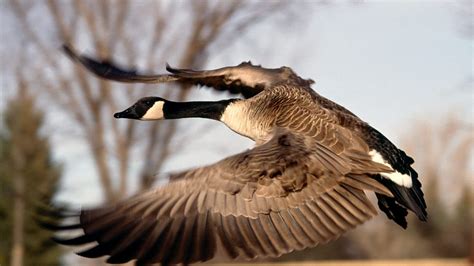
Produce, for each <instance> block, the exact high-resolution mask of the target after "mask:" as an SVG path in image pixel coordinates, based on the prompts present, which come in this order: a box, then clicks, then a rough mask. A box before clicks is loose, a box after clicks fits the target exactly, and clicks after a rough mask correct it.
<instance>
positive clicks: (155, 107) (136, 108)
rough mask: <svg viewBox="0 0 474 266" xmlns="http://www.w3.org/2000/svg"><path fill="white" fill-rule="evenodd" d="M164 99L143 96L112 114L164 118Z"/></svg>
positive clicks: (149, 118)
mask: <svg viewBox="0 0 474 266" xmlns="http://www.w3.org/2000/svg"><path fill="white" fill-rule="evenodd" d="M165 102H166V100H165V99H162V98H160V97H144V98H141V99H140V100H138V101H137V102H136V103H135V104H133V105H132V106H130V107H129V108H127V109H125V110H124V111H122V112H118V113H115V114H114V117H115V118H128V119H137V120H161V119H164V113H163V106H164V104H165Z"/></svg>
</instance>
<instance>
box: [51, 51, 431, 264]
mask: <svg viewBox="0 0 474 266" xmlns="http://www.w3.org/2000/svg"><path fill="white" fill-rule="evenodd" d="M65 49H66V52H67V54H68V55H69V56H70V57H72V58H73V59H74V60H76V61H78V62H79V63H81V64H83V65H84V66H85V67H86V68H88V69H89V70H91V71H92V72H93V73H95V74H97V75H98V76H100V77H102V78H107V79H112V80H117V81H122V82H149V83H159V82H168V81H173V82H181V83H186V84H197V85H205V86H210V87H213V88H216V89H218V90H227V91H229V92H230V93H238V94H242V95H243V96H244V99H238V98H237V99H229V100H223V101H218V102H183V103H178V102H172V101H168V100H165V99H162V98H159V97H147V98H143V99H140V100H139V101H138V102H137V103H135V104H134V105H132V106H131V107H130V108H128V109H126V110H124V111H122V112H119V113H116V114H115V115H114V116H115V117H116V118H128V119H138V120H160V119H178V118H187V117H202V118H208V119H213V120H217V121H220V122H222V123H224V124H226V125H227V126H228V127H229V128H230V129H231V130H233V131H235V132H236V133H238V134H240V135H242V136H245V137H248V138H250V139H252V140H254V141H255V143H256V146H255V147H254V148H253V149H250V150H248V151H245V152H242V153H239V154H236V155H233V156H230V157H228V158H225V159H223V160H221V161H219V162H217V163H214V164H211V165H208V166H204V167H200V168H196V169H192V170H188V171H184V172H182V173H177V174H174V175H172V176H171V177H170V179H171V180H172V181H171V182H170V183H169V184H167V185H165V186H162V187H158V188H156V189H153V190H150V191H148V192H145V193H143V194H140V195H136V196H135V197H133V198H131V199H127V200H124V201H122V202H120V203H118V204H115V205H114V206H110V207H103V208H98V209H92V210H83V211H81V213H80V214H79V220H80V221H79V223H78V225H77V227H80V228H82V229H83V230H84V234H83V235H82V236H79V237H77V238H72V239H57V241H58V242H59V243H63V244H66V245H78V244H84V243H90V242H97V245H96V246H94V247H92V248H91V249H89V250H86V251H83V252H81V253H79V254H80V255H82V256H86V257H100V256H104V255H109V256H110V257H109V258H108V260H107V261H108V262H110V263H123V262H127V261H129V260H132V259H136V260H137V262H138V263H153V262H162V263H190V262H196V261H206V260H208V259H211V258H212V257H213V256H214V254H215V250H216V246H217V245H222V248H223V249H224V250H225V251H226V253H227V255H228V256H229V257H231V258H235V257H239V256H240V257H244V258H249V259H251V258H255V257H265V256H270V257H275V256H280V255H282V254H285V253H288V252H291V251H293V250H301V249H304V248H307V247H313V246H316V245H317V244H321V243H327V242H328V241H331V240H333V239H336V238H337V237H339V236H340V235H341V234H343V233H344V232H346V231H347V230H349V229H351V228H354V227H355V226H357V225H359V224H361V223H363V222H365V221H366V220H368V219H370V218H371V217H373V216H374V215H376V214H377V211H376V209H375V208H374V207H373V206H372V204H371V203H370V201H369V200H368V199H367V197H366V195H365V193H364V191H372V192H375V193H376V195H377V198H378V205H379V208H380V209H381V210H382V211H383V212H385V213H386V215H387V217H388V218H389V219H392V220H394V221H395V222H396V223H397V224H399V225H400V226H402V227H404V228H405V227H406V226H407V223H406V215H407V210H410V211H412V212H414V213H415V214H416V215H417V216H418V218H419V219H420V220H423V221H424V220H426V218H427V214H426V204H425V202H424V199H423V192H422V191H421V184H420V182H419V181H418V179H417V173H416V171H415V170H414V169H413V168H412V167H411V164H412V163H413V159H412V158H410V157H408V156H407V155H406V154H405V153H404V152H403V151H401V150H400V149H398V148H397V147H396V146H395V145H394V144H393V143H391V142H390V141H389V140H388V139H387V138H385V137H384V136H383V135H382V134H381V133H380V132H378V131H377V130H375V129H374V128H372V127H371V126H370V125H369V124H367V123H366V122H364V121H362V120H361V119H360V118H358V117H357V116H356V115H354V114H353V113H351V112H350V111H348V110H346V109H345V108H344V107H342V106H340V105H337V104H336V103H334V102H332V101H330V100H328V99H326V98H324V97H322V96H320V95H319V94H317V93H316V92H315V91H313V90H312V89H311V87H310V84H311V83H312V81H311V80H305V79H302V78H301V77H299V76H298V75H296V74H295V73H294V72H293V71H292V70H291V69H290V68H287V67H283V68H280V69H266V68H262V67H259V66H254V65H251V64H250V63H243V64H241V65H239V66H236V67H225V68H222V69H218V70H212V71H194V70H182V69H181V70H180V69H174V68H171V67H169V66H168V71H169V72H171V74H165V75H141V74H137V73H136V71H128V70H123V69H121V68H118V67H116V66H114V65H113V64H111V63H109V62H100V61H97V60H94V59H91V58H89V57H86V56H81V55H77V54H76V53H75V52H74V51H73V50H72V49H71V48H69V47H66V48H65ZM73 227H74V226H73ZM70 228H71V226H66V227H65V229H70ZM60 229H61V228H58V230H60Z"/></svg>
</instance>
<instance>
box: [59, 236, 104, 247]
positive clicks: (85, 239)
mask: <svg viewBox="0 0 474 266" xmlns="http://www.w3.org/2000/svg"><path fill="white" fill-rule="evenodd" d="M51 239H52V240H53V241H54V242H56V243H58V244H61V245H66V246H79V245H84V244H87V243H91V242H94V241H96V239H95V238H93V237H92V236H90V235H81V236H78V237H75V238H67V239H66V238H59V237H55V236H53V237H52V238H51Z"/></svg>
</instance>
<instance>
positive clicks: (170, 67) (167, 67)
mask: <svg viewBox="0 0 474 266" xmlns="http://www.w3.org/2000/svg"><path fill="white" fill-rule="evenodd" d="M166 71H168V72H170V73H173V74H174V73H176V72H177V69H176V68H174V67H172V66H170V64H168V62H166Z"/></svg>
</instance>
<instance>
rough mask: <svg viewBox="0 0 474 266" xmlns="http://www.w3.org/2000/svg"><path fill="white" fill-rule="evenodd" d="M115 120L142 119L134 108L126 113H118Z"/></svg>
mask: <svg viewBox="0 0 474 266" xmlns="http://www.w3.org/2000/svg"><path fill="white" fill-rule="evenodd" d="M114 117H115V118H128V119H140V117H139V116H138V115H137V113H136V112H135V109H134V108H133V107H130V108H128V109H126V110H125V111H122V112H118V113H115V114H114Z"/></svg>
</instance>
